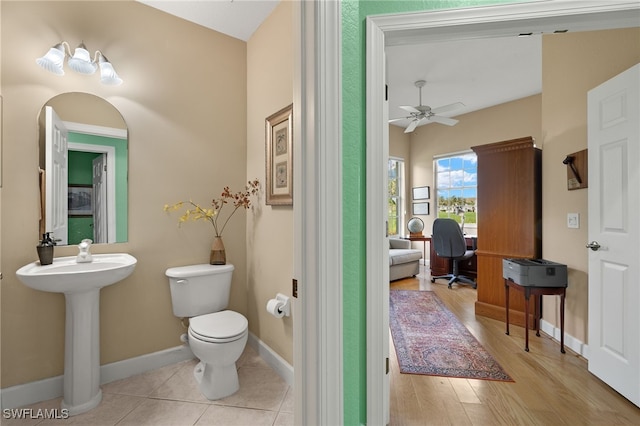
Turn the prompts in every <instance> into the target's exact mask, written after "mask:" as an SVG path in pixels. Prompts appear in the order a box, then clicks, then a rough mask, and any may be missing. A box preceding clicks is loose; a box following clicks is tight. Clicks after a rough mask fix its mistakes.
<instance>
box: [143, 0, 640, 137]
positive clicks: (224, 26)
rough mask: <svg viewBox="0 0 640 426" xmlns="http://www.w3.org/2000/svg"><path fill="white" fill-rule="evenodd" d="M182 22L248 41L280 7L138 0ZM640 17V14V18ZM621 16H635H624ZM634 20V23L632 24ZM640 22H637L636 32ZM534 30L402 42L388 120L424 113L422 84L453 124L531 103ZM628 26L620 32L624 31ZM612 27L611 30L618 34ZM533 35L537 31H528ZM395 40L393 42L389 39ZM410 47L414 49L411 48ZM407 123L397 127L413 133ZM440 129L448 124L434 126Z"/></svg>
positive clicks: (272, 1)
mask: <svg viewBox="0 0 640 426" xmlns="http://www.w3.org/2000/svg"><path fill="white" fill-rule="evenodd" d="M138 1H140V2H141V3H144V4H147V5H149V6H152V7H155V8H157V9H160V10H163V11H165V12H167V13H170V14H173V15H175V16H178V17H180V18H183V19H186V20H188V21H191V22H195V23H197V24H199V25H202V26H204V27H207V28H211V29H213V30H216V31H219V32H222V33H225V34H227V35H230V36H232V37H235V38H238V39H241V40H244V41H247V40H249V38H250V37H251V35H252V34H253V33H254V32H255V30H256V29H257V28H258V27H259V26H260V24H261V23H262V22H263V21H264V20H265V19H266V18H267V17H268V16H269V14H270V13H271V12H272V11H273V9H274V8H275V7H276V6H277V4H278V3H279V1H280V0H180V1H175V0H174V1H172V0H138ZM636 15H637V13H636ZM620 16H627V17H628V16H629V13H628V12H622V14H621V15H620ZM625 19H629V18H625ZM636 20H637V19H636V17H635V15H634V16H631V22H632V25H628V26H635V24H633V23H634V22H635V21H636ZM548 25H550V26H551V27H550V28H535V29H534V31H533V32H532V33H533V34H534V35H532V36H529V37H518V36H517V35H513V36H504V37H495V38H469V39H462V40H455V41H441V40H437V38H434V37H430V38H429V39H430V40H436V41H432V42H430V43H424V42H421V41H420V40H424V39H425V37H424V36H417V37H412V36H411V35H410V34H406V35H405V34H401V35H400V39H402V37H405V38H406V40H405V42H398V41H397V40H394V41H393V42H392V43H390V44H392V45H390V46H388V47H387V48H386V54H387V79H388V86H389V87H388V93H389V118H390V119H393V118H400V117H404V116H406V115H407V114H406V113H405V112H404V111H403V110H401V109H400V108H399V107H400V105H409V106H417V105H418V103H419V102H418V99H419V91H418V89H417V88H416V87H415V85H414V82H415V81H416V80H426V82H427V84H426V86H425V87H424V88H423V89H422V100H423V102H422V103H423V104H425V105H428V106H430V107H432V108H438V107H440V106H444V105H448V104H451V103H454V102H462V103H464V104H465V107H464V108H461V109H457V110H455V111H452V112H451V113H448V114H441V115H444V116H447V117H454V116H457V115H461V114H465V113H468V112H472V111H476V110H479V109H483V108H487V107H490V106H493V105H498V104H501V103H504V102H509V101H512V100H515V99H520V98H523V97H526V96H531V95H534V94H537V93H540V92H541V91H542V76H541V72H542V56H541V55H542V54H541V52H542V36H541V33H542V32H553V30H554V29H555V28H553V25H554V24H553V20H549V22H548ZM573 25H574V27H572V28H564V27H563V28H561V29H569V30H571V31H576V30H578V31H579V30H593V29H601V28H605V27H607V26H606V25H603V24H602V23H601V22H591V21H590V20H589V19H582V20H581V21H580V22H577V23H574V24H573ZM622 26H623V25H620V27H622ZM611 27H612V26H609V28H611ZM524 28H525V31H526V32H530V31H532V28H530V27H526V26H525V27H524ZM390 40H391V39H390ZM406 43H410V44H406ZM408 123H409V121H408V120H403V121H398V122H396V123H394V124H396V125H400V126H402V127H406V125H408ZM430 125H435V126H440V125H441V124H437V123H430Z"/></svg>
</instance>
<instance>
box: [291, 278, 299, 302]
mask: <svg viewBox="0 0 640 426" xmlns="http://www.w3.org/2000/svg"><path fill="white" fill-rule="evenodd" d="M291 285H292V288H291V295H292V296H293V297H295V298H297V297H298V280H296V279H295V278H294V279H293V280H291Z"/></svg>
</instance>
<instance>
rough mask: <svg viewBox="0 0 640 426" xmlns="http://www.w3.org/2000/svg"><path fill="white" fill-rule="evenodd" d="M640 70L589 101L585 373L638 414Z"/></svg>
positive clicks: (592, 95)
mask: <svg viewBox="0 0 640 426" xmlns="http://www.w3.org/2000/svg"><path fill="white" fill-rule="evenodd" d="M639 105H640V64H638V65H635V66H634V67H632V68H630V69H629V70H627V71H625V72H623V73H622V74H620V75H618V76H616V77H614V78H612V79H611V80H609V81H607V82H605V83H603V84H601V85H600V86H598V87H596V88H595V89H593V90H591V91H589V94H588V140H589V142H588V146H589V190H588V191H589V192H588V196H589V241H590V242H591V243H590V244H589V245H590V246H591V250H589V371H590V372H592V373H593V374H595V375H596V376H598V377H599V378H600V379H602V380H603V381H604V382H605V383H607V384H608V385H610V386H611V387H612V388H614V389H615V390H616V391H618V392H619V393H620V394H622V395H623V396H624V397H626V398H627V399H629V400H630V401H631V402H633V403H634V404H636V405H638V406H640V310H638V305H639V304H640V245H639V244H638V240H639V239H640V225H639V222H638V214H639V212H640V173H639V170H640V107H639Z"/></svg>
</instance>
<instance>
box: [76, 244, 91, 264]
mask: <svg viewBox="0 0 640 426" xmlns="http://www.w3.org/2000/svg"><path fill="white" fill-rule="evenodd" d="M92 242H93V241H91V240H90V239H88V238H87V239H84V240H82V241H80V244H78V248H79V249H80V253H78V257H76V262H77V263H89V262H92V261H93V256H91V253H89V248H90V247H91V243H92Z"/></svg>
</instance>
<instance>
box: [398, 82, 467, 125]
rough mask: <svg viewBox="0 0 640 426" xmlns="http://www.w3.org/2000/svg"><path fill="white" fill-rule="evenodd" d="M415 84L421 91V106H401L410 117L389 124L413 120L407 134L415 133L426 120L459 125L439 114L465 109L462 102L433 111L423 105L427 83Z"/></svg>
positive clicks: (455, 121)
mask: <svg viewBox="0 0 640 426" xmlns="http://www.w3.org/2000/svg"><path fill="white" fill-rule="evenodd" d="M414 84H415V86H416V87H417V88H418V90H419V91H420V105H418V106H415V107H413V106H406V105H403V106H401V107H400V108H402V109H403V110H405V111H407V112H408V113H409V114H410V115H409V116H407V117H402V118H394V119H392V120H389V123H393V122H396V121H402V120H411V122H410V123H409V125H408V126H407V128H406V129H405V131H404V132H405V133H411V132H413V131H414V130H415V129H416V127H418V124H420V123H422V122H423V121H425V120H426V121H433V122H435V123H440V124H445V125H447V126H455V125H456V124H457V123H458V120H455V119H453V118H448V117H442V116H440V115H437V114H442V113H445V112H449V111H453V110H455V109H458V108H462V107H464V104H463V103H462V102H455V103H452V104H449V105H444V106H441V107H438V108H433V109H432V108H431V107H430V106H427V105H422V88H423V87H424V85H425V84H427V82H426V81H424V80H418V81H416V82H415V83H414Z"/></svg>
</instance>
